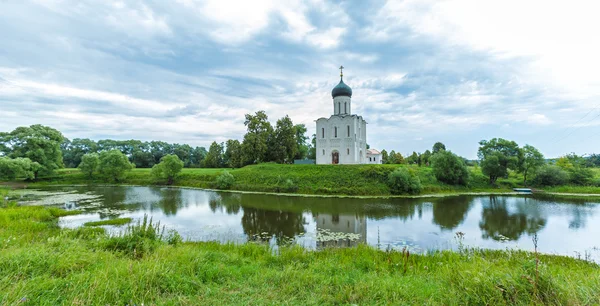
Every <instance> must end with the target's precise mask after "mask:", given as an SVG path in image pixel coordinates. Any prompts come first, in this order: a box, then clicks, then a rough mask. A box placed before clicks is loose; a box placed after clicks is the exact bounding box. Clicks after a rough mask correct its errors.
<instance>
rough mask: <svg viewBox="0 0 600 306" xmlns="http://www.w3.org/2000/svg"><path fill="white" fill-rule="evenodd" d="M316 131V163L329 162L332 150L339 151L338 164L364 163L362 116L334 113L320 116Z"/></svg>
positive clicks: (364, 129)
mask: <svg viewBox="0 0 600 306" xmlns="http://www.w3.org/2000/svg"><path fill="white" fill-rule="evenodd" d="M336 127H337V137H336ZM348 127H349V128H350V133H349V134H350V137H348ZM316 132H317V151H316V153H317V156H316V157H317V158H316V159H317V160H316V162H317V164H331V163H332V153H333V152H334V151H337V152H338V153H339V163H340V164H364V163H366V139H365V138H366V122H365V121H364V120H363V119H362V117H359V116H335V115H334V116H331V117H330V118H329V119H327V118H320V119H318V120H317V130H316ZM323 136H324V137H323ZM361 153H362V157H361Z"/></svg>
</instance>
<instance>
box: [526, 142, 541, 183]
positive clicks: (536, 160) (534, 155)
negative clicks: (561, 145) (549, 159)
mask: <svg viewBox="0 0 600 306" xmlns="http://www.w3.org/2000/svg"><path fill="white" fill-rule="evenodd" d="M522 156H523V157H522V162H521V169H520V170H521V172H523V184H524V185H525V184H527V175H528V174H529V173H531V172H534V171H535V170H537V169H538V168H539V167H541V166H543V165H544V163H545V160H544V155H542V153H540V151H538V149H536V148H535V147H534V146H530V145H525V146H524V147H523V149H522Z"/></svg>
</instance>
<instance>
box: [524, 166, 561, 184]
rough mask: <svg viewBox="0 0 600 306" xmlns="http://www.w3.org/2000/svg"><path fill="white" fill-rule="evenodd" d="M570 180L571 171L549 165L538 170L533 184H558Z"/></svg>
mask: <svg viewBox="0 0 600 306" xmlns="http://www.w3.org/2000/svg"><path fill="white" fill-rule="evenodd" d="M568 182H569V173H567V171H565V170H563V169H562V168H561V167H558V166H552V165H547V166H544V167H542V168H540V169H539V170H538V171H537V174H536V176H535V178H534V179H533V184H534V185H536V186H558V185H565V184H567V183H568Z"/></svg>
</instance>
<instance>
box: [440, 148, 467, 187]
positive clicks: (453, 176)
mask: <svg viewBox="0 0 600 306" xmlns="http://www.w3.org/2000/svg"><path fill="white" fill-rule="evenodd" d="M431 168H432V170H433V174H434V175H435V178H436V179H437V180H438V181H440V182H443V183H446V184H450V185H463V186H466V185H467V182H468V181H469V170H468V169H467V166H466V165H465V162H464V161H463V159H462V158H460V157H459V156H457V155H456V154H454V153H452V152H450V151H440V152H438V153H437V154H435V155H433V156H432V157H431Z"/></svg>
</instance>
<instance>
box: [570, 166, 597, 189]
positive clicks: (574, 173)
mask: <svg viewBox="0 0 600 306" xmlns="http://www.w3.org/2000/svg"><path fill="white" fill-rule="evenodd" d="M593 180H594V172H592V170H591V169H588V168H574V169H572V170H570V171H569V182H570V183H571V184H574V185H580V186H587V185H592V184H593Z"/></svg>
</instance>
